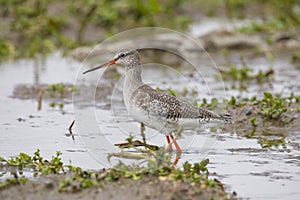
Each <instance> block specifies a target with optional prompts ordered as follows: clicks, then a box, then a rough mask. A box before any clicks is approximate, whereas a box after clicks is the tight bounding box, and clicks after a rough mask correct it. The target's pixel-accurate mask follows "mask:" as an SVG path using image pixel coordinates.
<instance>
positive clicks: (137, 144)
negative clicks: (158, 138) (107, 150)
mask: <svg viewBox="0 0 300 200" xmlns="http://www.w3.org/2000/svg"><path fill="white" fill-rule="evenodd" d="M115 146H118V147H120V148H131V147H146V148H148V149H151V150H155V151H156V150H158V149H159V147H158V146H156V145H151V144H146V143H144V142H141V141H140V140H134V141H132V142H123V143H118V144H115Z"/></svg>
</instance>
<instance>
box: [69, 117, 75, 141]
mask: <svg viewBox="0 0 300 200" xmlns="http://www.w3.org/2000/svg"><path fill="white" fill-rule="evenodd" d="M74 124H75V120H73V121H72V123H71V125H70V126H69V133H70V136H72V139H73V140H75V137H74V135H73V132H72V128H73V126H74Z"/></svg>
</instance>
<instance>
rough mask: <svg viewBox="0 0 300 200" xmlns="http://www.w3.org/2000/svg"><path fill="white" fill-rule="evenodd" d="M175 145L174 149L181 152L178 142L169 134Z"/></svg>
mask: <svg viewBox="0 0 300 200" xmlns="http://www.w3.org/2000/svg"><path fill="white" fill-rule="evenodd" d="M170 137H171V139H172V141H173V143H174V145H175V147H176V150H177V153H181V148H180V147H179V145H178V143H177V142H176V139H175V138H174V136H173V135H170Z"/></svg>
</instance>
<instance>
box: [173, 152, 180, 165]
mask: <svg viewBox="0 0 300 200" xmlns="http://www.w3.org/2000/svg"><path fill="white" fill-rule="evenodd" d="M180 158H181V152H178V151H177V153H176V158H175V161H174V163H173V166H176V165H177V163H178V161H179V160H180Z"/></svg>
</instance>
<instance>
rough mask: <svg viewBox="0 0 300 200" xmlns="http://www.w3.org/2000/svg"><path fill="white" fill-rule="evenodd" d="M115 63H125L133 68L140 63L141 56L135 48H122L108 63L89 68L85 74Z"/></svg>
mask: <svg viewBox="0 0 300 200" xmlns="http://www.w3.org/2000/svg"><path fill="white" fill-rule="evenodd" d="M114 64H120V65H124V66H125V67H127V68H133V67H135V66H138V65H140V56H139V54H138V52H137V51H136V50H135V49H121V50H120V51H118V53H117V54H116V55H115V56H114V57H113V59H112V60H110V61H108V62H107V63H104V64H102V65H99V66H97V67H95V68H92V69H89V70H87V71H85V72H83V74H86V73H88V72H91V71H95V70H97V69H101V68H104V67H107V66H110V65H114Z"/></svg>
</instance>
